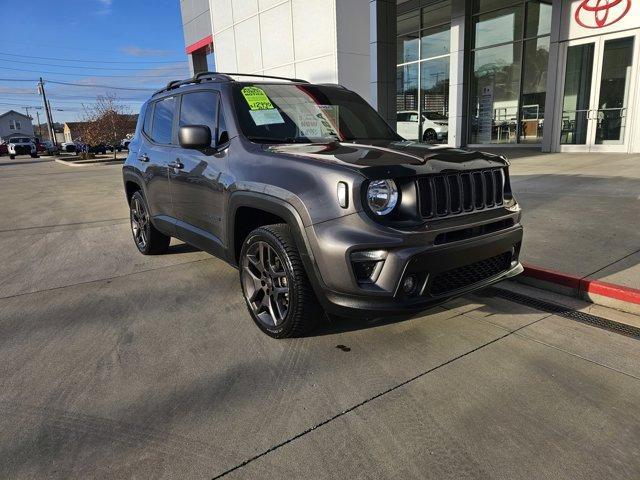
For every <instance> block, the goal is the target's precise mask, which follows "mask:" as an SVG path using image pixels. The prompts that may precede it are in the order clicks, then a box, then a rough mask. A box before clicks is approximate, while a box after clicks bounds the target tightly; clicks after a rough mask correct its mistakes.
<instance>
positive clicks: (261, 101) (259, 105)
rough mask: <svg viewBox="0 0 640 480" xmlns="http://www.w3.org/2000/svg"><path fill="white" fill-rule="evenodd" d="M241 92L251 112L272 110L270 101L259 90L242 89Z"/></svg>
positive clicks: (255, 88)
mask: <svg viewBox="0 0 640 480" xmlns="http://www.w3.org/2000/svg"><path fill="white" fill-rule="evenodd" d="M241 92H242V96H243V97H244V99H245V100H246V101H247V104H248V105H249V108H250V109H251V110H270V109H272V108H273V104H272V103H271V100H269V97H267V94H266V93H264V90H262V89H261V88H258V87H244V88H243V89H242V90H241Z"/></svg>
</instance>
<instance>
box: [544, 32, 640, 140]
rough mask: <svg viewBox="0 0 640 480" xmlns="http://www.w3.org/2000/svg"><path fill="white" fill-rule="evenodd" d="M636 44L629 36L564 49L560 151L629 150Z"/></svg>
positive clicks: (577, 43) (581, 42) (573, 44)
mask: <svg viewBox="0 0 640 480" xmlns="http://www.w3.org/2000/svg"><path fill="white" fill-rule="evenodd" d="M636 42H638V39H637V35H633V34H632V35H629V33H626V34H617V35H607V36H602V37H600V38H596V39H594V38H590V39H586V40H578V41H570V42H567V43H565V44H564V45H563V50H562V54H563V57H564V67H565V68H564V75H561V76H560V78H561V79H562V82H563V83H562V88H561V89H560V91H561V92H562V94H563V96H562V110H561V112H560V122H559V136H558V137H557V144H558V147H559V148H558V149H559V150H560V151H569V152H571V151H580V152H590V151H608V152H626V151H627V149H628V147H627V144H628V137H629V135H628V129H627V118H629V117H630V115H629V109H630V108H632V106H633V105H632V103H631V98H632V94H633V88H632V85H633V81H632V80H633V78H635V63H637V61H634V43H636Z"/></svg>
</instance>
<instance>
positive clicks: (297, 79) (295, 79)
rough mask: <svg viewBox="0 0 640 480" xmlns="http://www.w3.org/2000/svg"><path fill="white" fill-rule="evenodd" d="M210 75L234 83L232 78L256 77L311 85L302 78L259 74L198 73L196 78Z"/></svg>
mask: <svg viewBox="0 0 640 480" xmlns="http://www.w3.org/2000/svg"><path fill="white" fill-rule="evenodd" d="M210 75H224V76H226V77H229V81H234V79H233V78H231V77H256V78H270V79H274V80H288V81H290V82H296V83H309V82H307V81H306V80H302V79H301V78H291V77H277V76H274V75H260V74H258V73H228V72H202V73H197V74H196V75H195V78H202V77H208V76H210Z"/></svg>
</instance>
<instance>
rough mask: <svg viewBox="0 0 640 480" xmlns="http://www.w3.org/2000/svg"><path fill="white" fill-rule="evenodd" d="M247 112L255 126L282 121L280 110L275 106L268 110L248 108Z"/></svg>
mask: <svg viewBox="0 0 640 480" xmlns="http://www.w3.org/2000/svg"><path fill="white" fill-rule="evenodd" d="M249 113H250V114H251V118H252V119H253V123H255V124H256V126H260V125H274V124H277V123H284V119H283V118H282V115H280V112H279V111H278V110H276V109H275V108H271V109H269V110H250V111H249Z"/></svg>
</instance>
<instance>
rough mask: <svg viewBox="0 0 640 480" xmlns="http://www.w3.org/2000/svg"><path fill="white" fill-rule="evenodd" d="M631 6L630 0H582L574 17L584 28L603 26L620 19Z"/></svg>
mask: <svg viewBox="0 0 640 480" xmlns="http://www.w3.org/2000/svg"><path fill="white" fill-rule="evenodd" d="M630 8H631V0H582V2H581V3H580V5H578V8H577V9H576V13H575V14H574V18H575V20H576V23H577V24H578V25H580V26H581V27H584V28H604V27H608V26H609V25H613V24H614V23H616V22H617V21H619V20H621V19H622V18H623V17H624V16H625V15H626V14H627V13H629V9H630Z"/></svg>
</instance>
